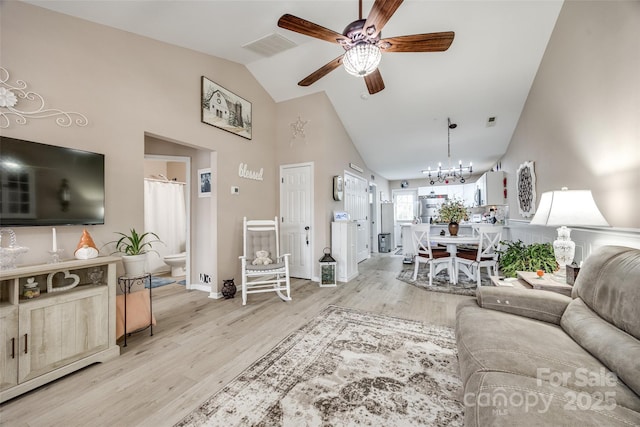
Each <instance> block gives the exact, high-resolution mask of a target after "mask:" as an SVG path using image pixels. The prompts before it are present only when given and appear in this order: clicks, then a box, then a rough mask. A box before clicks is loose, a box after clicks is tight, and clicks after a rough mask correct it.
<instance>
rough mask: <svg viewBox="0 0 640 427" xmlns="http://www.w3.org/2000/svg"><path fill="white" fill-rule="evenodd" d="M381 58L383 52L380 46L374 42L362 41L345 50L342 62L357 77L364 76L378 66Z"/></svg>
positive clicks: (348, 71)
mask: <svg viewBox="0 0 640 427" xmlns="http://www.w3.org/2000/svg"><path fill="white" fill-rule="evenodd" d="M381 58H382V53H381V52H380V48H379V47H378V46H376V45H375V44H373V43H368V42H360V43H357V44H356V45H355V46H353V47H352V48H351V49H349V50H347V51H346V52H345V54H344V57H343V60H342V62H343V64H344V69H345V70H347V73H349V74H351V75H353V76H356V77H364V76H367V75H369V74H371V73H373V72H374V71H375V70H376V69H377V68H378V64H380V59H381Z"/></svg>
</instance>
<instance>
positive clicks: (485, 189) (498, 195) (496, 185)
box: [476, 171, 507, 206]
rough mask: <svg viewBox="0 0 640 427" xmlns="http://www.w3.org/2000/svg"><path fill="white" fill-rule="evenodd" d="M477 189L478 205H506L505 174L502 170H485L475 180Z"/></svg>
mask: <svg viewBox="0 0 640 427" xmlns="http://www.w3.org/2000/svg"><path fill="white" fill-rule="evenodd" d="M476 188H477V189H478V190H479V194H480V200H479V203H478V205H479V206H489V205H506V204H507V199H506V197H505V189H506V183H505V174H504V172H503V171H496V172H493V171H489V172H485V173H484V174H483V175H482V176H481V177H480V178H479V179H478V181H477V182H476Z"/></svg>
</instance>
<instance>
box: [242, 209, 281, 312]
mask: <svg viewBox="0 0 640 427" xmlns="http://www.w3.org/2000/svg"><path fill="white" fill-rule="evenodd" d="M243 237H244V245H243V250H244V255H242V256H241V257H239V258H240V262H241V263H242V305H246V304H247V294H255V293H262V292H275V293H277V294H278V296H279V297H280V298H281V299H282V300H283V301H291V284H290V279H289V254H283V255H280V235H279V234H278V218H277V217H276V218H274V219H273V220H247V217H244V221H243ZM257 251H267V252H268V258H269V259H270V260H271V261H272V263H268V264H265V263H264V262H261V261H256V258H257V256H256V252H257ZM283 292H284V293H283Z"/></svg>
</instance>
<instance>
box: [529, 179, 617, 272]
mask: <svg viewBox="0 0 640 427" xmlns="http://www.w3.org/2000/svg"><path fill="white" fill-rule="evenodd" d="M531 224H532V225H550V226H553V225H556V226H560V228H558V229H557V231H558V239H557V240H555V241H554V242H553V251H554V253H555V256H556V261H557V262H558V266H559V270H558V272H557V273H556V274H554V275H553V278H554V279H555V280H556V281H558V282H562V283H566V280H567V277H566V274H567V273H566V271H567V268H566V267H567V264H571V263H572V262H573V257H574V255H575V252H576V244H575V243H574V242H573V241H572V240H571V237H570V234H571V229H570V228H567V225H569V226H587V227H608V226H609V223H608V222H607V220H606V219H604V216H602V214H601V213H600V210H599V209H598V206H596V202H595V200H593V195H592V194H591V190H568V189H567V188H566V187H563V188H562V190H561V191H548V192H546V193H543V194H542V197H541V198H540V204H539V205H538V209H537V210H536V214H535V215H534V216H533V219H532V220H531Z"/></svg>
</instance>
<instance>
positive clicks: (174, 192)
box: [144, 179, 187, 273]
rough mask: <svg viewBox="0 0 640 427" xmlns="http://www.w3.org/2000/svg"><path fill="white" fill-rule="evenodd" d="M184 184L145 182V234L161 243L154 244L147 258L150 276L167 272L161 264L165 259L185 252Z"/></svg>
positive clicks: (149, 180)
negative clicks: (155, 236) (152, 250)
mask: <svg viewBox="0 0 640 427" xmlns="http://www.w3.org/2000/svg"><path fill="white" fill-rule="evenodd" d="M184 187H185V185H184V184H183V183H176V182H173V181H166V182H163V181H157V180H152V179H145V180H144V231H145V232H153V233H156V234H157V235H158V237H159V238H160V240H162V242H163V243H164V244H162V243H154V244H153V249H154V250H156V251H157V252H158V253H159V255H160V256H158V254H156V253H154V252H150V253H149V255H147V268H148V271H149V272H150V273H156V272H160V271H167V270H168V269H169V266H167V265H166V264H165V263H164V262H163V261H162V259H163V257H164V256H165V255H173V254H177V253H180V252H184V251H185V250H186V248H185V246H186V240H187V218H186V205H185V198H184Z"/></svg>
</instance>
